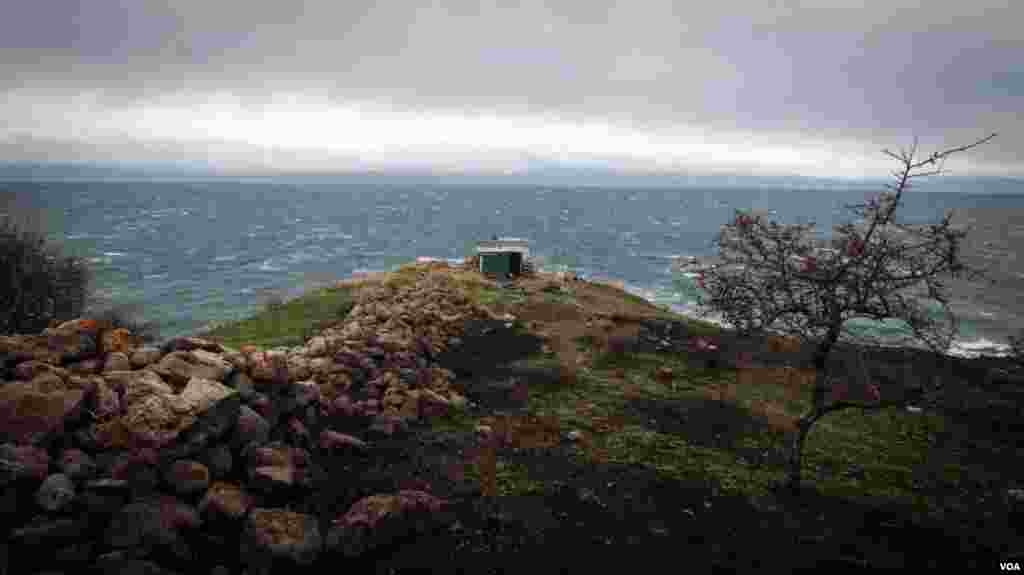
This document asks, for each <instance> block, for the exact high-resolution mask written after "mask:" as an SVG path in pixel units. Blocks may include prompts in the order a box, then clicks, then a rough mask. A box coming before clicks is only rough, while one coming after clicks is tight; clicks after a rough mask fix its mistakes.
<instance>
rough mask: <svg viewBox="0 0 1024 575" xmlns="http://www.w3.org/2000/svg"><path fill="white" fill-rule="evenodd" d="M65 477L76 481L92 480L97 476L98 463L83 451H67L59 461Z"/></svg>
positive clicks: (61, 455)
mask: <svg viewBox="0 0 1024 575" xmlns="http://www.w3.org/2000/svg"><path fill="white" fill-rule="evenodd" d="M57 466H58V467H59V468H60V470H61V472H62V473H64V475H67V476H68V477H70V478H71V479H74V480H82V479H90V478H92V477H94V476H95V475H96V469H97V468H96V462H95V461H94V460H93V458H92V457H89V454H87V453H86V452H84V451H82V450H81V449H74V448H72V449H65V450H64V451H63V452H62V453H61V454H60V458H59V459H58V460H57Z"/></svg>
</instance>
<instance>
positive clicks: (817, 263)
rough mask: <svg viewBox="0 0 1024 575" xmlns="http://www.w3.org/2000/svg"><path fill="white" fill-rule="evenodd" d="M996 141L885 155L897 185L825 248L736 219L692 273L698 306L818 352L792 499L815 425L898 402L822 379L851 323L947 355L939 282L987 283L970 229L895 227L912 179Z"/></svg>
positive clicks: (942, 224)
mask: <svg viewBox="0 0 1024 575" xmlns="http://www.w3.org/2000/svg"><path fill="white" fill-rule="evenodd" d="M994 137H995V134H991V135H989V136H987V137H985V138H982V139H980V140H978V141H976V142H974V143H972V144H968V145H966V146H960V147H957V148H951V149H947V150H944V151H941V152H936V153H933V154H932V155H931V156H928V157H926V158H924V159H918V158H917V142H916V141H915V142H914V145H913V146H912V147H911V148H910V149H909V150H902V151H900V152H899V153H894V152H890V151H889V150H884V153H885V154H886V155H888V156H889V157H891V158H893V159H895V160H896V161H898V162H899V163H900V169H899V170H897V171H895V172H893V175H894V176H895V182H894V183H890V184H887V185H886V189H885V191H883V192H881V193H879V194H877V195H875V196H873V197H871V198H870V199H868V200H867V201H866V202H864V203H861V204H854V205H847V206H846V208H847V210H848V211H850V212H852V213H853V214H854V215H855V216H857V217H858V218H860V221H854V222H848V223H843V224H840V225H837V226H835V227H834V234H833V238H832V241H831V246H829V245H828V244H827V243H825V242H823V241H821V240H819V239H818V238H816V237H814V236H813V235H812V232H813V228H814V223H807V224H779V223H776V222H774V221H769V220H768V219H767V218H765V217H764V215H763V214H753V213H750V212H746V213H745V212H741V211H737V212H736V216H735V219H734V220H733V221H732V222H730V223H728V224H725V225H723V226H722V230H721V233H720V234H719V236H718V237H717V238H716V240H715V244H716V246H717V248H718V252H719V258H718V260H717V261H716V262H715V263H714V264H711V265H696V266H690V267H691V268H696V270H697V271H698V272H699V276H698V277H699V278H700V279H699V283H700V285H701V288H702V289H703V290H704V292H705V295H704V296H702V301H701V303H702V304H703V307H705V309H707V310H709V311H718V312H720V313H722V314H723V316H724V319H725V320H726V321H727V322H728V323H730V324H731V325H732V326H733V327H734V328H735V329H736V330H737V331H738V332H740V333H741V334H751V333H756V332H766V331H776V332H782V333H785V334H788V335H793V336H797V337H799V338H801V339H802V340H803V341H805V342H807V343H809V344H810V345H811V346H812V349H813V350H814V352H813V364H814V368H815V370H816V376H815V381H814V385H813V388H812V397H811V408H810V410H809V411H807V412H806V413H804V414H803V415H802V416H801V417H800V418H799V420H798V421H797V433H796V436H795V438H794V439H793V444H792V450H791V454H790V455H791V459H790V469H789V474H788V475H789V476H788V483H789V486H790V488H792V489H793V490H794V491H797V490H799V486H800V469H801V460H802V454H803V448H804V443H805V441H806V439H807V435H808V433H809V432H810V430H811V427H812V426H813V425H814V424H815V423H816V422H817V421H818V420H820V419H821V418H822V417H824V416H825V415H827V414H829V413H832V412H834V411H838V410H841V409H846V408H853V407H856V408H861V409H878V408H881V407H887V406H890V405H894V404H897V403H899V402H892V401H888V402H887V401H883V400H882V395H881V394H876V395H875V396H874V397H873V398H872V399H874V401H870V402H867V403H866V402H863V401H852V400H849V399H845V398H843V397H842V393H838V394H837V393H836V391H837V390H842V389H844V384H843V382H841V381H839V380H838V379H837V378H834V377H831V374H829V373H828V371H827V365H828V363H827V360H828V357H829V354H830V352H832V350H833V349H834V347H835V345H836V342H837V341H839V338H840V336H841V335H843V334H844V333H848V332H847V330H846V329H845V328H846V324H847V322H848V321H850V320H853V319H870V320H877V321H881V320H885V319H898V320H903V321H904V322H906V324H907V325H909V327H910V330H911V333H912V336H911V337H912V338H913V339H916V340H919V341H921V342H923V343H924V344H925V345H927V346H928V347H930V348H931V349H933V350H936V351H939V352H945V351H946V350H948V348H949V345H950V343H951V342H952V338H953V336H954V335H955V334H956V331H957V321H956V317H955V316H954V315H953V313H952V310H951V309H950V307H949V298H948V293H947V288H946V285H945V283H944V281H943V279H944V278H945V277H949V276H952V277H954V278H959V277H966V278H968V279H977V278H980V277H983V274H982V271H981V270H979V269H974V268H970V267H969V266H968V265H967V264H965V263H964V262H963V261H962V260H961V258H960V247H961V241H962V240H963V239H964V237H966V235H967V231H966V230H965V229H960V228H958V227H956V226H954V225H953V223H952V217H953V213H952V212H948V213H947V214H946V215H945V216H944V217H943V218H941V219H940V220H939V221H937V222H935V223H931V224H926V225H910V224H906V223H902V222H899V221H897V220H896V218H895V213H896V210H897V208H898V207H899V206H900V204H901V200H902V198H903V194H904V192H906V191H907V190H909V189H910V184H911V180H914V179H917V178H922V177H926V176H933V175H937V174H939V173H941V172H942V163H943V161H944V160H945V159H946V158H947V157H948V156H950V155H952V154H955V153H959V152H964V151H966V150H969V149H971V148H974V147H976V146H980V145H981V144H983V143H985V142H988V141H989V140H991V139H992V138H994ZM930 302H934V303H937V304H938V305H939V306H940V307H941V308H942V310H943V312H944V314H943V315H944V317H943V318H942V319H938V318H935V317H933V314H932V313H930V312H929V305H928V304H929V303H930ZM934 303H933V305H934ZM836 384H842V385H836ZM871 389H873V390H875V391H876V392H877V388H871ZM829 391H832V392H833V393H832V394H829Z"/></svg>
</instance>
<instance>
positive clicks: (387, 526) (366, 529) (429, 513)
mask: <svg viewBox="0 0 1024 575" xmlns="http://www.w3.org/2000/svg"><path fill="white" fill-rule="evenodd" d="M447 504H448V501H446V500H443V499H439V498H437V497H435V496H433V495H431V494H429V493H426V492H424V491H416V490H402V491H399V492H398V493H397V494H394V495H383V494H382V495H371V496H369V497H364V498H363V499H360V500H359V501H357V502H356V503H355V504H353V505H352V507H351V508H349V510H348V512H346V513H345V514H344V515H343V516H341V517H340V518H338V519H336V520H335V521H334V522H333V526H332V527H331V529H330V531H328V533H327V543H326V545H327V549H328V550H329V551H332V552H336V553H340V554H342V555H344V556H346V557H358V556H360V555H362V554H364V553H366V552H367V551H370V550H372V549H375V548H377V547H380V546H381V545H386V544H389V543H391V542H393V541H394V540H395V539H396V538H400V537H404V536H407V535H411V534H418V533H424V532H426V531H428V530H429V529H431V528H432V527H436V526H442V525H444V524H447V523H451V522H452V521H453V517H452V516H451V514H449V513H446V512H445V507H446V506H447Z"/></svg>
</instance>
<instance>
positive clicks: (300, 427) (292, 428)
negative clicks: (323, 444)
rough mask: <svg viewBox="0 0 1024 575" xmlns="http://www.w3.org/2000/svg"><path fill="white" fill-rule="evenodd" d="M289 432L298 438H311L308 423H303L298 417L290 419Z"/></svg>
mask: <svg viewBox="0 0 1024 575" xmlns="http://www.w3.org/2000/svg"><path fill="white" fill-rule="evenodd" d="M288 432H289V433H291V434H292V437H294V438H296V439H302V440H308V439H309V430H308V429H306V424H304V423H302V420H301V419H299V418H298V417H291V418H289V419H288Z"/></svg>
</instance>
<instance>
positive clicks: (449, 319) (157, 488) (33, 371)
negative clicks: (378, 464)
mask: <svg viewBox="0 0 1024 575" xmlns="http://www.w3.org/2000/svg"><path fill="white" fill-rule="evenodd" d="M357 301H358V303H357V305H356V306H355V308H353V310H352V312H351V314H350V315H349V317H348V319H347V320H346V321H345V322H344V323H343V324H342V325H340V326H338V327H336V328H334V329H330V330H327V331H325V332H323V333H322V334H320V335H319V336H317V337H314V338H312V339H311V340H310V341H308V342H307V344H306V345H304V346H302V347H298V348H292V349H277V350H270V351H267V352H259V351H257V350H255V349H252V348H247V347H243V348H242V349H239V350H233V349H227V348H224V347H223V346H221V345H220V344H217V343H215V342H212V341H208V340H204V339H200V338H191V337H185V338H178V339H175V340H173V341H171V342H168V343H167V344H166V345H164V346H163V347H162V348H160V349H156V348H150V347H140V345H139V342H138V340H137V339H136V338H134V337H133V336H132V335H131V334H130V333H128V332H127V331H126V330H123V329H104V326H102V325H99V324H97V323H96V322H95V321H89V320H75V321H70V322H67V323H64V324H61V325H59V326H56V327H53V328H50V329H47V330H45V331H44V332H43V333H41V334H39V335H19V336H9V337H0V361H2V368H3V379H5V380H7V381H5V382H4V383H3V384H2V385H0V442H2V444H0V489H2V498H0V514H2V517H3V519H2V522H3V523H2V524H0V530H2V532H3V540H4V541H7V543H6V544H5V546H4V547H2V548H0V561H2V563H0V573H20V572H26V573H32V572H39V571H43V570H46V569H50V570H53V569H60V570H64V571H68V572H82V571H90V570H91V571H93V572H114V571H117V572H129V573H142V572H145V573H165V572H176V571H178V572H184V571H185V570H186V569H188V571H189V572H195V571H196V569H197V568H199V570H200V571H204V570H205V571H206V572H216V573H230V572H236V571H237V572H247V573H269V572H271V570H272V569H277V568H280V567H282V566H290V567H295V566H311V565H314V564H315V563H317V562H318V561H322V560H323V559H324V558H331V557H336V558H337V560H338V561H342V562H343V561H350V562H353V563H352V565H353V566H354V565H355V561H357V560H358V558H359V557H360V556H361V555H363V554H365V553H367V552H368V551H369V550H372V549H373V548H374V547H375V546H377V545H379V544H380V543H382V542H385V541H389V540H391V539H392V538H393V537H394V536H395V535H396V534H400V533H409V532H413V531H417V530H425V529H429V528H431V527H432V526H435V527H436V526H437V525H439V524H443V523H444V522H445V521H446V519H445V517H446V514H445V512H444V510H445V505H446V503H447V502H446V501H445V500H443V499H440V498H438V497H435V496H434V495H432V494H430V493H428V492H426V491H422V490H416V489H409V490H401V491H398V492H394V493H378V494H374V495H371V496H368V497H364V498H362V499H360V500H359V501H357V502H356V503H355V504H353V505H352V506H351V508H350V509H348V510H347V512H344V513H342V514H340V515H337V516H333V517H319V516H315V515H313V514H308V513H299V512H296V511H293V510H291V509H290V508H289V507H290V506H289V504H288V502H289V500H290V498H291V497H292V496H293V495H294V494H296V493H301V492H303V491H306V492H307V493H308V492H309V491H310V490H315V489H317V488H318V486H320V485H323V482H324V481H326V480H330V479H331V478H326V477H325V476H324V467H323V465H320V464H318V462H319V461H323V457H327V456H329V457H332V458H335V459H336V458H346V457H353V458H355V457H361V456H363V455H365V454H366V453H367V452H368V451H372V449H373V442H374V441H375V439H377V438H387V437H389V436H391V435H392V434H395V433H401V432H403V431H404V430H407V429H408V427H409V425H410V424H411V423H413V422H416V421H419V420H422V419H424V418H430V417H433V416H436V415H440V414H444V413H446V412H447V411H449V410H452V409H459V408H461V407H463V406H464V405H465V403H466V400H465V398H464V397H462V396H460V395H459V394H458V393H456V392H455V391H453V389H452V387H451V383H452V379H453V375H452V373H451V372H450V371H447V370H445V369H441V368H439V367H438V366H437V363H436V361H435V358H436V357H437V355H438V354H440V353H442V352H443V351H445V350H446V349H448V347H449V345H450V344H452V343H457V341H458V340H457V339H456V338H458V336H459V335H460V333H461V332H460V330H461V328H462V325H463V323H464V322H465V321H466V320H470V319H488V318H489V319H494V318H493V317H492V316H491V314H490V313H489V312H488V311H486V310H485V309H483V308H480V307H478V306H476V305H474V304H473V303H471V302H470V300H469V299H467V298H466V297H465V295H464V294H463V293H462V292H460V290H459V288H458V287H457V286H456V285H455V284H453V283H452V281H451V280H450V279H448V278H446V277H445V275H444V274H433V273H430V266H423V267H422V268H420V269H418V271H417V272H416V276H415V281H412V282H405V285H402V286H396V285H391V284H389V283H387V282H384V283H383V284H381V285H379V286H376V287H375V288H373V289H370V290H367V291H365V292H363V293H362V294H361V295H360V297H359V299H358V300H357ZM225 534H235V535H237V537H234V536H226V535H225ZM230 541H237V545H235V546H232V545H230V544H229V543H228V542H230ZM332 561H333V559H332ZM342 564H343V563H337V565H339V566H340V565H342Z"/></svg>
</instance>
